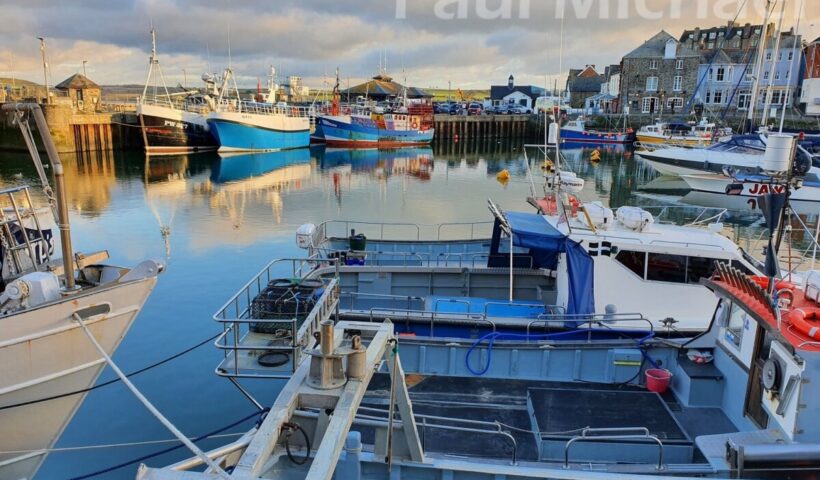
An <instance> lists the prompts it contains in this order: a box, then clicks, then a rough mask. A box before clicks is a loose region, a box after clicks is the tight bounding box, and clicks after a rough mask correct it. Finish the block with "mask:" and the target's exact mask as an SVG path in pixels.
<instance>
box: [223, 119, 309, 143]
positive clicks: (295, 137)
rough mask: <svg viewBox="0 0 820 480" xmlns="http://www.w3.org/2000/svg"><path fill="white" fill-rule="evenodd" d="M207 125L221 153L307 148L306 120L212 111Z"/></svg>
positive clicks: (307, 128)
mask: <svg viewBox="0 0 820 480" xmlns="http://www.w3.org/2000/svg"><path fill="white" fill-rule="evenodd" d="M208 125H209V126H210V128H211V131H212V132H213V134H214V136H215V137H216V139H217V142H218V143H219V151H220V152H225V151H265V150H269V151H270V150H287V149H291V148H302V147H307V146H309V145H310V119H309V118H307V117H291V116H287V115H259V114H249V113H242V112H212V113H211V114H210V115H209V116H208Z"/></svg>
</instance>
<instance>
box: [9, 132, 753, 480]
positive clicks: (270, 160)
mask: <svg viewBox="0 0 820 480" xmlns="http://www.w3.org/2000/svg"><path fill="white" fill-rule="evenodd" d="M522 147H523V145H522V144H504V143H496V142H495V141H493V142H489V143H480V144H470V145H464V144H461V145H456V144H447V145H439V146H437V147H436V148H435V149H411V150H405V151H395V152H374V151H357V152H351V151H344V150H328V151H324V150H322V149H318V150H301V151H295V152H280V153H271V154H264V155H238V156H231V157H224V158H220V157H219V156H218V155H215V154H213V155H189V156H175V157H167V158H162V157H160V158H151V159H150V161H149V160H146V158H145V157H144V156H142V155H141V154H140V153H127V154H122V153H114V154H108V155H102V156H96V155H92V156H91V157H90V158H64V163H65V164H66V167H67V170H66V177H67V182H68V187H69V198H70V203H71V209H72V214H73V217H72V226H73V231H74V240H75V246H76V249H77V250H80V251H95V250H100V249H108V250H109V252H110V254H111V259H112V262H113V263H118V264H122V265H134V264H136V263H137V262H139V261H140V260H142V259H144V258H146V257H157V258H162V259H165V261H166V262H167V264H168V269H167V270H166V272H165V273H164V274H163V275H162V276H161V277H160V280H159V284H158V286H157V288H156V290H155V291H154V293H153V295H152V296H151V298H150V299H149V300H148V303H147V304H146V306H145V308H144V309H143V311H142V313H141V314H140V316H139V317H138V318H137V321H136V322H135V323H134V325H133V327H132V328H131V330H130V332H129V333H128V336H127V337H126V338H125V340H124V341H123V343H122V344H121V346H120V348H119V349H118V350H117V352H116V355H115V356H114V358H115V360H116V361H117V362H118V363H119V365H120V366H121V367H122V368H123V370H125V371H126V372H128V371H132V370H135V369H138V368H141V367H143V366H145V365H147V364H150V363H153V362H155V361H157V360H160V359H162V358H165V357H167V356H169V355H171V354H174V353H176V352H178V351H180V350H183V349H185V348H187V347H189V346H192V345H194V344H196V343H198V342H200V341H202V340H204V339H206V338H208V337H210V336H212V335H214V334H216V333H217V332H218V331H221V329H220V327H219V326H218V325H217V324H216V323H215V322H213V321H212V320H211V315H212V314H213V313H214V311H216V310H217V309H218V308H219V307H220V306H221V304H222V303H224V302H225V300H227V299H228V298H229V297H230V296H231V295H232V294H233V293H234V292H235V291H236V290H237V289H238V288H239V287H240V286H241V285H242V284H243V283H244V282H245V281H247V280H248V279H249V278H250V277H251V276H252V275H254V274H255V273H256V272H257V271H258V270H259V269H260V268H261V267H262V266H263V265H264V264H265V263H267V261H269V260H270V259H273V258H276V257H293V256H301V255H302V251H300V250H298V249H297V248H296V246H295V242H294V231H295V229H296V228H297V227H298V226H299V225H301V224H303V223H305V222H313V223H319V222H321V221H323V220H326V219H354V220H368V221H394V222H398V221H400V222H417V223H424V224H433V223H441V222H466V221H485V220H488V219H489V216H488V212H487V208H486V201H487V199H488V198H492V199H493V200H494V201H496V202H497V203H498V204H500V205H501V206H502V207H503V208H505V209H508V210H521V211H531V208H530V207H529V206H528V205H527V204H526V203H525V198H526V196H527V195H529V191H530V182H529V180H528V178H527V174H526V172H527V168H526V162H525V161H524V156H523V149H522ZM590 152H591V149H574V150H567V151H565V154H566V156H567V159H568V160H569V163H570V165H571V166H572V168H573V169H574V170H575V171H576V172H577V173H579V174H581V175H583V177H584V178H585V179H586V180H587V183H586V188H585V191H584V193H583V195H582V197H583V199H584V200H586V201H592V200H600V201H602V202H604V203H606V204H610V205H612V206H615V207H617V206H620V205H624V204H642V205H656V204H659V203H663V202H674V203H680V202H681V195H680V194H679V193H678V192H675V191H674V190H672V191H671V193H670V191H668V190H657V189H655V188H651V189H650V190H644V189H643V188H639V187H642V186H646V185H647V184H650V182H653V183H652V184H650V187H653V185H654V184H657V183H659V182H658V181H657V180H655V175H654V174H653V173H652V171H651V169H650V168H649V167H647V166H644V165H643V164H642V163H641V162H639V161H637V160H635V158H634V156H633V155H632V153H631V152H628V151H624V150H617V149H604V150H603V155H602V157H603V159H602V161H601V162H600V164H598V165H593V164H591V163H590V162H589V160H588V159H589V154H590ZM502 169H508V170H509V171H510V172H511V174H512V178H511V180H510V182H509V183H508V184H507V185H502V184H500V183H499V182H498V181H496V174H497V173H498V172H499V171H501V170H502ZM21 174H22V178H21V176H20V175H21ZM35 178H36V177H35V173H34V170H33V168H32V167H31V166H30V161H29V160H28V159H27V157H25V156H23V155H18V154H3V160H2V162H0V182H1V183H2V184H3V185H8V184H14V183H22V182H30V183H31V184H33V185H34V184H36V180H35ZM540 183H542V182H538V180H536V185H537V188H539V189H540V188H541V187H540ZM666 185H667V186H669V184H666ZM654 186H657V185H654ZM674 186H675V185H672V187H674ZM721 198H722V197H718V198H711V199H709V198H706V199H703V198H700V199H697V198H696V199H694V201H700V202H706V203H710V202H711V203H720V202H721V201H724V200H721ZM683 201H693V200H692V199H691V198H689V199H687V198H686V197H684V199H683ZM735 207H737V208H738V209H739V210H738V211H737V212H733V213H732V216H731V218H732V222H735V224H734V226H732V227H731V228H728V229H727V233H728V234H730V235H734V236H735V237H736V238H745V237H749V236H753V233H752V232H753V231H754V226H755V225H756V224H757V223H758V222H759V217H758V215H757V214H756V213H755V212H753V211H752V206H750V205H748V204H747V203H745V202H740V203H737V204H736V205H735ZM163 227H167V228H169V229H170V235H169V236H167V238H164V237H163V235H162V234H161V229H162V228H163ZM220 356H221V355H220V353H219V352H218V351H217V350H216V349H215V348H213V347H212V346H210V345H206V346H205V347H202V348H199V349H197V350H195V351H194V352H192V353H190V354H188V355H186V356H184V357H182V358H180V359H178V360H175V361H173V362H172V363H169V364H166V365H164V366H162V367H160V368H157V369H154V370H152V371H149V372H147V373H144V374H142V375H139V376H136V377H133V381H134V383H135V384H136V385H137V386H138V387H139V388H140V389H141V390H142V391H143V393H145V395H146V396H147V397H148V398H149V399H151V401H153V402H154V404H155V405H156V406H157V407H159V409H160V410H161V411H162V412H164V413H165V415H166V416H167V417H168V418H170V419H171V420H172V421H173V422H174V423H175V424H176V425H177V426H178V427H179V428H180V429H181V430H182V431H183V432H185V433H186V434H188V435H189V436H197V435H201V434H204V433H206V432H210V431H212V430H215V429H217V428H220V427H222V426H224V425H227V424H230V423H232V422H234V421H235V420H238V419H240V418H242V417H244V416H245V415H248V414H250V413H252V412H253V410H254V409H253V407H252V405H251V404H250V403H249V402H248V401H247V400H246V399H245V398H244V397H242V395H241V394H239V392H238V391H237V390H236V389H235V388H234V387H233V386H232V385H231V384H230V383H229V382H228V381H227V380H224V379H221V378H218V377H217V376H216V375H214V373H213V370H214V368H215V367H216V365H217V364H218V362H219V360H220ZM111 377H112V374H111V372H110V371H106V372H104V374H103V375H102V377H101V380H107V379H109V378H111ZM246 385H249V387H250V389H251V390H252V391H253V392H254V394H255V395H256V397H257V398H258V399H259V400H260V401H262V402H263V403H265V404H270V403H271V402H272V401H273V399H274V398H275V396H276V394H277V393H278V391H279V389H280V388H281V386H282V382H276V381H268V382H261V383H259V382H257V383H255V384H254V383H246ZM247 426H248V424H245V425H243V426H241V427H238V428H235V429H233V431H234V432H238V431H242V430H244V429H247ZM168 438H171V435H170V434H169V433H168V432H166V431H165V430H164V428H163V427H162V426H161V425H160V424H159V423H158V422H157V421H156V420H154V419H153V417H152V416H151V415H149V414H148V413H147V412H146V411H145V409H144V408H143V407H142V406H141V404H139V403H138V402H137V401H136V400H135V399H134V398H133V397H132V395H131V394H130V393H129V392H128V391H127V390H126V389H125V387H124V386H122V385H121V384H114V385H111V386H107V387H104V388H101V389H98V390H96V391H93V392H92V393H90V394H89V395H88V397H87V398H86V400H85V402H84V404H83V405H82V407H81V408H80V410H79V411H78V412H77V414H76V416H75V417H74V419H73V421H72V422H71V424H70V425H69V426H68V428H67V429H66V431H65V433H64V434H63V436H62V438H61V439H60V441H59V442H58V445H57V447H58V448H66V447H79V446H86V445H98V444H112V443H125V442H142V441H149V440H161V439H168ZM231 438H233V437H231ZM229 440H230V439H221V440H214V441H210V442H207V441H206V442H202V443H201V446H202V447H203V448H205V449H208V448H211V447H213V446H215V445H217V444H220V443H225V442H227V441H229ZM167 446H169V445H168V444H163V445H148V446H140V447H117V448H106V449H95V450H82V451H71V452H57V453H52V454H51V455H50V457H49V458H48V460H47V461H46V463H45V465H44V466H43V468H42V469H41V470H40V474H39V476H38V478H40V479H50V478H71V477H75V476H80V475H83V474H86V473H90V472H94V471H97V470H100V469H103V468H106V467H109V466H112V465H115V464H118V463H120V462H123V461H126V460H130V459H134V458H137V457H139V456H141V455H146V454H149V453H152V452H155V451H158V450H161V449H163V448H166V447H167ZM189 456H190V453H189V452H187V451H185V450H184V449H179V450H177V451H175V452H173V453H169V454H166V455H163V456H160V457H157V458H154V459H151V460H149V461H148V462H147V463H149V464H150V465H164V464H168V463H171V462H173V461H176V460H179V459H181V458H187V457H189ZM135 471H136V465H133V466H129V467H125V468H122V469H119V470H116V471H114V472H111V473H108V474H106V475H105V476H104V478H134V475H135ZM100 478H103V477H100Z"/></svg>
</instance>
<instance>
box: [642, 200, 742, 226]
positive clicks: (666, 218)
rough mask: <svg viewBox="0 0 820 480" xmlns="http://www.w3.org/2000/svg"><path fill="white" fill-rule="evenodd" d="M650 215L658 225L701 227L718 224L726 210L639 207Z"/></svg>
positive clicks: (677, 206) (670, 206)
mask: <svg viewBox="0 0 820 480" xmlns="http://www.w3.org/2000/svg"><path fill="white" fill-rule="evenodd" d="M641 208H643V209H644V210H646V211H648V212H649V213H651V214H652V215H653V216H654V217H655V220H656V221H658V222H660V223H668V224H674V225H681V226H684V227H703V226H708V225H711V224H714V223H720V222H721V220H722V219H723V217H724V216H725V215H726V213H727V212H728V211H729V210H728V209H726V208H719V207H693V206H689V205H663V206H648V207H641Z"/></svg>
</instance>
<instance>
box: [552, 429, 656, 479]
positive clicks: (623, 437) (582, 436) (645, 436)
mask: <svg viewBox="0 0 820 480" xmlns="http://www.w3.org/2000/svg"><path fill="white" fill-rule="evenodd" d="M628 431H642V432H644V434H643V435H588V434H589V433H596V432H603V433H607V432H628ZM592 440H607V441H610V440H615V441H617V440H651V441H653V442H655V443H657V445H658V464H657V465H656V466H655V469H656V470H663V442H662V441H661V439H660V438H658V436H657V435H651V434H650V433H649V429H648V428H646V427H634V428H631V427H626V428H585V429H583V430H582V431H581V434H580V435H576V436H574V437H572V438H570V439H569V440H568V441H567V443H566V445H564V468H569V447H571V446H572V445H573V444H574V443H576V442H585V441H592Z"/></svg>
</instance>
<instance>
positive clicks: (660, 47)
mask: <svg viewBox="0 0 820 480" xmlns="http://www.w3.org/2000/svg"><path fill="white" fill-rule="evenodd" d="M669 40H674V41H675V42H676V43H677V42H678V40H677V39H676V38H675V37H673V36H672V35H670V34H668V33H667V32H666V31H665V30H661V31H660V32H658V33H657V34H655V36H654V37H652V38H650V39H649V40H647V41H645V42H644V43H643V45H641V46H640V47H638V48H636V49H635V50H632V51H631V52H629V53H627V54H626V55H624V58H627V59H629V58H661V57H663V56H664V53H666V42H668V41H669ZM698 56H700V54H699V53H697V52H695V51H694V50H691V49H689V48H687V47H684V46H683V45H682V44H680V43H678V53H677V58H683V57H698Z"/></svg>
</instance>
